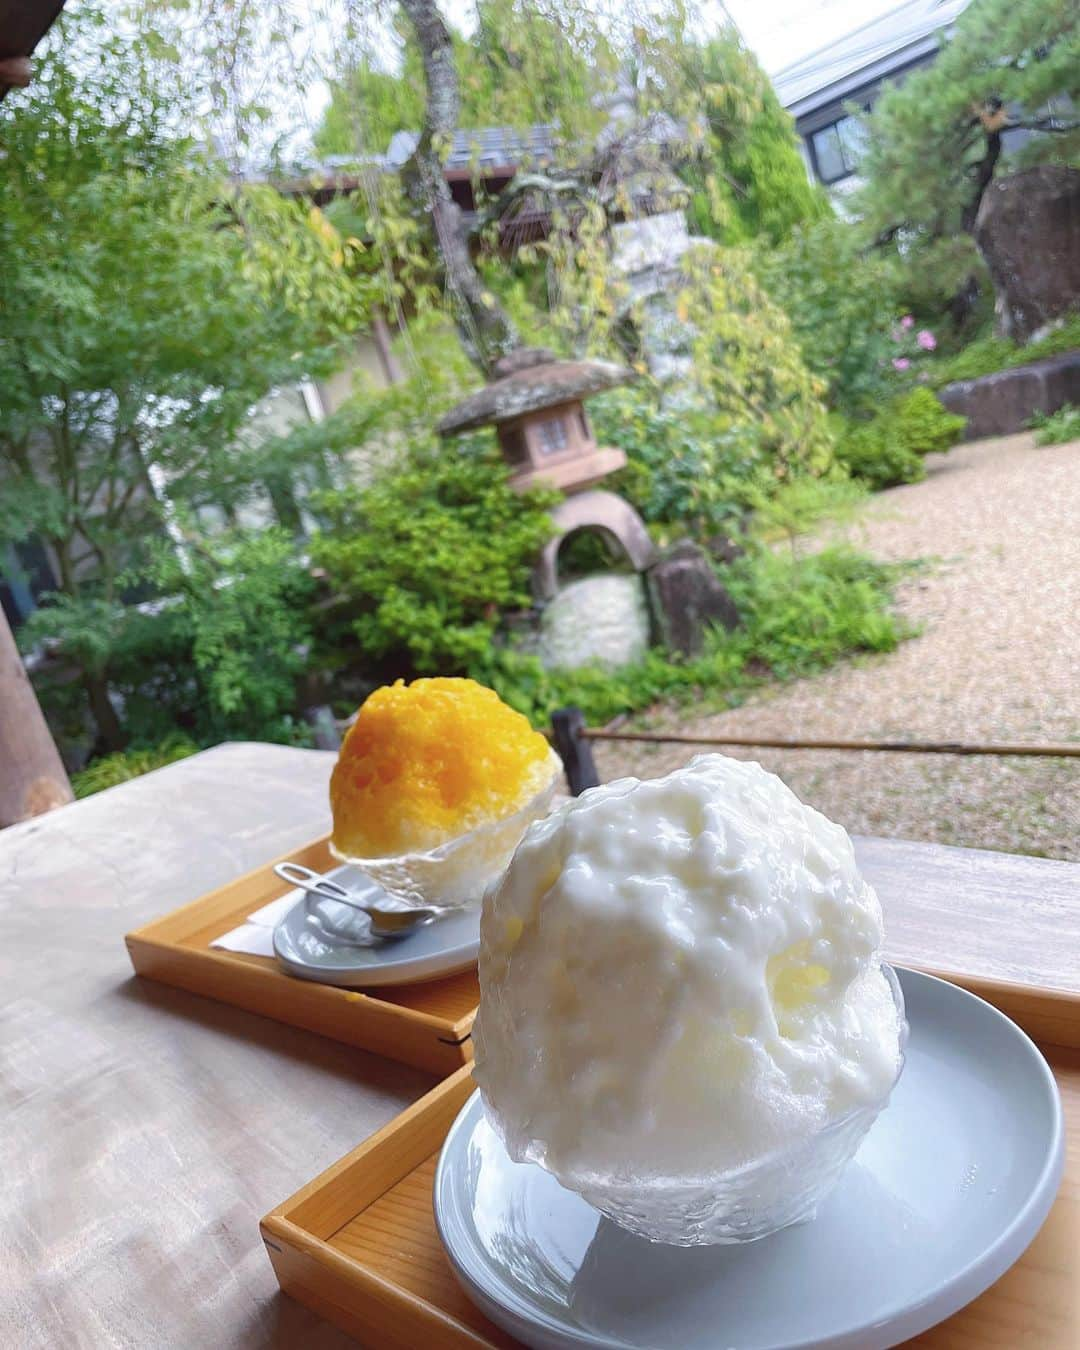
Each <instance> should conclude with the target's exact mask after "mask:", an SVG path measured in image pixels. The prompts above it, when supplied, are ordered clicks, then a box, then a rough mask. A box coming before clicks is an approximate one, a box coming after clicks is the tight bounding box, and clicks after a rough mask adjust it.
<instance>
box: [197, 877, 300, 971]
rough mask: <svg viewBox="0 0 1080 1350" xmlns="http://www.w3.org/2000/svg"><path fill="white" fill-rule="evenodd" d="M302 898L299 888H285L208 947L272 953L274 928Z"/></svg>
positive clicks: (253, 953) (252, 953)
mask: <svg viewBox="0 0 1080 1350" xmlns="http://www.w3.org/2000/svg"><path fill="white" fill-rule="evenodd" d="M303 898H304V892H303V891H301V890H294V891H287V892H286V893H285V895H282V896H279V897H278V898H277V899H276V900H271V901H270V903H269V904H268V905H263V907H262V909H257V910H255V912H254V913H253V914H249V915H248V916H247V921H246V922H245V923H242V924H241V925H240V927H239V928H233V929H232V930H231V931H230V932H228V933H222V935H221V937H218V938H214V940H213V942H211V943H210V946H211V947H220V948H221V950H222V951H226V952H243V953H244V954H245V955H247V956H271V957H272V956H273V955H274V929H275V928H276V927H277V925H278V924H279V923H280V922H281V920H282V919H283V918H284V917H285V915H286V914H288V912H289V910H290V909H292V907H293V905H295V904H296V902H297V901H298V900H302V899H303Z"/></svg>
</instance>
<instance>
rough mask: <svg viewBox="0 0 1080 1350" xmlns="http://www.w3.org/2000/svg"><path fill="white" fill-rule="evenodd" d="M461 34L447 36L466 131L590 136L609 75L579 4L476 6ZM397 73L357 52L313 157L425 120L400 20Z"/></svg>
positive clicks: (600, 40)
mask: <svg viewBox="0 0 1080 1350" xmlns="http://www.w3.org/2000/svg"><path fill="white" fill-rule="evenodd" d="M476 17H477V25H476V30H475V32H474V33H473V34H472V35H471V36H470V37H468V38H466V37H464V36H463V35H462V34H461V33H454V34H453V37H454V50H455V55H456V58H457V70H458V79H459V81H460V85H461V116H460V119H459V124H460V126H461V127H463V128H464V129H465V130H469V129H471V128H476V127H486V126H513V127H527V126H530V125H532V124H534V123H552V122H553V123H557V124H558V125H560V126H561V127H562V128H563V130H564V134H571V135H573V136H575V137H578V136H583V135H585V136H587V135H588V134H589V133H590V132H594V131H595V130H596V129H597V127H598V125H599V122H600V118H601V116H602V114H601V113H600V111H599V109H597V108H596V107H594V106H593V102H592V99H593V96H594V95H595V94H597V93H598V92H599V91H600V90H602V89H603V88H605V87H606V86H607V85H608V84H609V83H610V79H611V73H612V70H613V64H614V62H613V57H612V53H611V49H610V47H609V45H608V43H607V42H606V40H605V39H604V37H603V36H602V34H601V33H600V31H599V29H598V28H597V26H596V24H595V22H594V19H593V16H592V13H591V12H590V11H589V9H588V8H587V7H585V6H582V5H577V4H566V3H559V0H547V3H544V4H533V3H525V0H479V3H478V4H477V7H476ZM397 32H398V40H399V44H400V47H399V50H400V68H399V70H397V71H393V72H391V71H388V70H386V69H385V68H384V63H385V59H386V58H385V54H384V53H382V52H380V53H378V54H377V55H373V54H372V53H369V52H364V51H361V52H360V53H359V55H358V57H357V60H356V64H355V66H354V68H353V69H352V70H351V71H349V72H348V73H347V74H346V75H345V76H344V77H343V78H342V79H340V80H338V81H336V82H335V83H334V84H333V85H332V86H331V96H330V103H329V105H328V107H327V110H326V113H325V115H324V117H323V120H322V123H321V124H320V126H319V128H318V130H317V132H316V135H315V147H316V149H317V150H318V151H319V153H320V154H324V155H344V154H351V153H356V152H357V151H360V150H363V151H368V152H371V151H376V152H381V151H384V150H385V149H386V147H387V145H388V143H389V141H390V137H391V136H393V134H394V133H395V132H396V131H403V130H409V131H417V130H419V128H420V126H421V123H422V122H423V115H424V75H423V65H422V62H421V58H420V53H419V51H418V50H417V48H416V44H415V41H414V39H413V37H412V34H411V31H410V30H409V28H408V25H407V24H402V23H400V22H399V23H398V25H397Z"/></svg>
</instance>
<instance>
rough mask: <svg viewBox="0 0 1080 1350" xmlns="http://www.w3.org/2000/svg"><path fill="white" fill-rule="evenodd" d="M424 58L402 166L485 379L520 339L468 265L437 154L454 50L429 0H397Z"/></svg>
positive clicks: (449, 117)
mask: <svg viewBox="0 0 1080 1350" xmlns="http://www.w3.org/2000/svg"><path fill="white" fill-rule="evenodd" d="M401 7H402V9H404V11H405V13H406V14H407V15H408V17H409V22H410V23H411V24H412V27H413V31H414V32H415V34H416V41H417V45H418V46H419V48H420V52H421V54H422V56H423V60H424V77H425V80H426V84H427V102H426V108H425V113H424V125H423V128H422V130H421V132H420V140H419V142H418V143H417V146H416V150H415V151H414V152H413V156H412V158H411V159H410V160H409V162H408V164H407V165H406V167H405V175H404V176H405V182H406V186H407V188H408V190H409V194H410V196H411V197H412V198H413V200H414V201H415V202H416V203H417V204H418V205H419V206H420V207H421V208H422V209H423V210H424V211H425V212H428V213H430V215H431V219H432V222H433V224H434V227H435V238H436V240H437V242H438V247H439V254H440V256H441V258H442V265H443V273H444V277H445V281H446V286H447V289H448V290H449V292H450V294H451V296H452V298H453V300H454V304H455V308H456V310H457V323H458V329H459V331H460V333H461V340H462V343H463V344H464V346H465V350H466V352H468V354H469V357H470V359H471V360H473V361H475V362H476V364H477V365H478V366H480V368H481V369H482V370H483V371H484V373H485V374H486V375H490V374H491V370H492V367H493V366H494V364H495V362H496V361H497V360H498V359H499V357H500V356H505V355H506V353H507V352H510V351H513V349H514V348H515V347H516V346H518V344H519V338H518V335H517V333H516V332H515V330H514V326H513V324H512V323H511V322H510V319H509V318H508V316H507V314H506V313H505V311H504V310H503V308H502V306H501V305H500V304H499V303H498V301H497V300H496V299H495V297H494V296H493V295H492V294H491V292H490V291H488V290H487V288H486V287H485V286H484V283H483V282H482V281H481V280H480V277H479V275H478V274H477V271H476V268H475V267H474V266H473V261H472V257H471V255H470V253H469V241H468V235H467V233H466V230H465V222H464V219H463V217H462V214H461V208H460V207H459V206H458V204H457V203H456V202H455V201H454V199H453V197H452V196H451V195H450V187H449V184H448V183H447V181H446V177H445V175H444V173H443V160H442V156H443V155H444V154H445V153H446V152H447V151H448V150H449V148H450V146H451V145H452V143H453V139H454V132H455V131H456V130H457V123H458V113H459V111H460V107H461V97H460V92H459V89H458V77H457V69H456V67H455V65H454V46H453V43H452V41H451V39H450V33H449V30H448V29H447V27H446V24H445V23H444V22H443V18H442V15H441V14H440V13H439V8H438V6H437V5H436V4H435V3H434V0H401Z"/></svg>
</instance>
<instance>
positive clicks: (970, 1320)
mask: <svg viewBox="0 0 1080 1350" xmlns="http://www.w3.org/2000/svg"><path fill="white" fill-rule="evenodd" d="M957 983H959V981H957ZM1025 999H1026V1001H1027V1002H1028V1004H1029V1005H1030V1004H1033V1003H1037V1001H1038V991H1033V990H1031V989H1027V990H1026V991H1025ZM1066 1002H1067V1004H1068V1011H1069V1012H1070V1014H1071V1032H1072V1036H1071V1039H1072V1040H1073V1042H1074V1045H1073V1046H1072V1047H1068V1046H1060V1045H1054V1044H1045V1045H1043V1047H1042V1048H1043V1050H1044V1052H1045V1054H1046V1056H1047V1058H1048V1060H1049V1062H1050V1065H1051V1067H1052V1068H1053V1070H1054V1074H1055V1076H1056V1077H1057V1081H1058V1084H1059V1086H1060V1088H1061V1095H1062V1098H1063V1100H1064V1103H1065V1118H1066V1126H1067V1130H1068V1140H1067V1148H1066V1152H1067V1157H1066V1165H1065V1179H1064V1181H1063V1183H1062V1186H1061V1190H1060V1192H1059V1194H1058V1198H1057V1200H1056V1202H1055V1204H1054V1208H1053V1209H1052V1210H1051V1212H1050V1217H1049V1218H1048V1219H1047V1221H1046V1223H1045V1224H1044V1225H1043V1228H1042V1230H1041V1231H1040V1233H1039V1235H1038V1237H1036V1239H1035V1241H1034V1242H1033V1243H1032V1244H1031V1246H1030V1247H1029V1248H1028V1250H1027V1251H1026V1252H1025V1253H1024V1255H1023V1256H1022V1257H1021V1259H1020V1260H1019V1261H1018V1262H1017V1264H1016V1265H1015V1266H1013V1267H1012V1269H1011V1270H1009V1271H1008V1272H1007V1273H1006V1274H1005V1275H1004V1276H1003V1277H1002V1278H1001V1279H1000V1280H999V1281H998V1282H997V1283H996V1284H995V1285H993V1287H992V1288H990V1289H988V1290H987V1291H986V1293H985V1294H983V1295H981V1297H979V1298H977V1299H976V1300H975V1302H974V1303H970V1304H969V1305H968V1306H967V1307H966V1308H964V1309H962V1310H961V1311H960V1312H958V1313H956V1314H955V1315H954V1316H953V1317H950V1318H949V1319H948V1321H946V1322H943V1323H941V1324H940V1325H939V1326H937V1327H934V1328H932V1329H931V1330H930V1331H927V1332H924V1333H923V1334H922V1335H921V1336H918V1337H916V1338H915V1339H914V1340H913V1341H910V1342H908V1344H909V1345H912V1346H919V1347H922V1348H923V1350H989V1347H1000V1348H1001V1350H1019V1348H1020V1347H1030V1350H1076V1347H1077V1345H1078V1344H1080V1051H1078V1050H1077V1049H1076V1048H1075V1041H1076V1039H1077V1038H1076V1034H1075V1033H1076V1031H1077V1029H1078V1028H1080V997H1071V998H1067V999H1066V1000H1065V1002H1063V1001H1062V996H1060V995H1059V996H1057V997H1056V998H1054V999H1052V1000H1051V1004H1052V1007H1051V1009H1050V1010H1048V1012H1047V1016H1049V1017H1051V1021H1052V1023H1053V1024H1057V1023H1058V1021H1059V1019H1060V1018H1061V1017H1062V1014H1063V1012H1064V1011H1065V1003H1066ZM1030 1011H1031V1008H1030V1007H1029V1012H1030ZM1029 1020H1030V1019H1029ZM472 1090H473V1082H472V1066H471V1065H466V1066H464V1067H463V1068H461V1069H459V1070H458V1072H457V1073H455V1074H454V1075H453V1076H452V1077H450V1078H448V1079H446V1081H445V1082H443V1083H441V1084H440V1085H439V1086H438V1087H437V1088H435V1089H434V1090H433V1091H432V1092H429V1093H428V1094H427V1096H425V1097H421V1099H420V1100H419V1101H418V1102H416V1103H415V1104H414V1105H413V1106H410V1107H409V1108H408V1110H407V1111H403V1112H402V1114H401V1115H399V1116H398V1117H397V1119H396V1120H393V1121H391V1122H390V1124H389V1125H387V1126H386V1127H385V1128H384V1129H382V1130H380V1131H379V1132H378V1134H375V1135H373V1136H372V1137H371V1138H370V1139H369V1140H368V1141H367V1142H366V1143H364V1144H361V1145H360V1147H359V1148H356V1149H354V1150H353V1151H352V1152H351V1153H349V1154H347V1155H346V1156H345V1157H344V1158H342V1159H341V1161H340V1162H338V1163H336V1164H335V1165H334V1166H333V1167H331V1168H330V1169H329V1170H328V1171H326V1172H324V1173H323V1174H322V1176H320V1177H317V1178H316V1179H315V1180H314V1181H312V1182H311V1183H310V1184H309V1185H307V1186H305V1187H304V1189H303V1190H301V1191H298V1192H297V1193H296V1195H294V1196H293V1197H292V1199H290V1200H286V1201H285V1203H284V1204H283V1205H280V1206H279V1207H278V1208H277V1209H275V1210H273V1211H272V1212H271V1213H270V1214H268V1215H267V1216H266V1218H265V1219H264V1220H263V1222H262V1225H261V1229H262V1236H263V1241H264V1242H265V1244H266V1249H267V1252H268V1254H269V1256H270V1260H271V1262H272V1263H273V1267H274V1271H275V1273H276V1275H277V1278H278V1283H279V1284H280V1285H281V1288H282V1289H283V1290H284V1291H285V1293H287V1294H291V1295H292V1296H293V1298H296V1299H299V1300H300V1302H301V1303H304V1304H306V1305H307V1306H308V1307H309V1308H311V1309H312V1310H313V1311H314V1312H316V1313H318V1314H319V1315H320V1316H322V1317H325V1318H326V1319H327V1320H328V1321H330V1322H333V1323H334V1324H335V1325H336V1326H338V1327H340V1328H341V1329H342V1330H343V1331H345V1332H347V1333H348V1334H349V1335H351V1336H354V1337H355V1338H356V1340H357V1341H358V1342H359V1343H360V1345H362V1346H366V1347H369V1350H416V1347H417V1346H423V1347H425V1350H466V1347H468V1350H494V1348H495V1347H498V1350H510V1348H511V1347H518V1346H519V1342H518V1341H515V1340H513V1339H512V1338H511V1337H510V1336H508V1335H507V1334H506V1333H505V1332H503V1331H500V1330H499V1329H498V1328H497V1327H495V1326H493V1325H492V1323H491V1322H489V1321H488V1320H487V1318H485V1317H484V1316H483V1314H482V1313H480V1312H479V1311H478V1310H477V1309H476V1308H474V1306H473V1305H472V1304H471V1303H470V1302H469V1300H468V1299H467V1298H466V1297H465V1295H464V1294H463V1293H462V1292H461V1289H460V1288H459V1287H458V1284H457V1281H456V1280H455V1278H454V1275H453V1273H452V1272H451V1269H450V1264H449V1262H448V1261H447V1259H446V1256H445V1255H444V1253H443V1249H442V1246H441V1244H440V1242H439V1238H438V1235H437V1233H436V1231H435V1218H434V1214H433V1210H432V1200H431V1193H432V1184H433V1181H434V1177H435V1164H436V1161H437V1159H438V1156H439V1150H440V1148H441V1146H442V1143H443V1140H444V1138H445V1137H446V1133H447V1131H448V1129H449V1127H450V1125H451V1124H452V1122H453V1120H454V1118H455V1116H456V1115H457V1113H458V1111H459V1110H460V1109H461V1107H462V1106H463V1105H464V1103H465V1101H466V1100H467V1099H468V1097H469V1094H470V1093H471V1092H472Z"/></svg>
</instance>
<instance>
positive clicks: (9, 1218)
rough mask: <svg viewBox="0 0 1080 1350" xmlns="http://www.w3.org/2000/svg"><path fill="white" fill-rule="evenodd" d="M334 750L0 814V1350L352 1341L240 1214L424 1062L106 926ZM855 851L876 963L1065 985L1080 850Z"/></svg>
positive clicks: (171, 774) (871, 842)
mask: <svg viewBox="0 0 1080 1350" xmlns="http://www.w3.org/2000/svg"><path fill="white" fill-rule="evenodd" d="M332 762H333V756H332V755H328V754H322V753H319V752H315V751H305V750H290V749H285V748H282V747H278V746H267V745H228V746H220V747H218V748H217V749H215V750H210V751H207V752H205V753H204V754H201V755H197V756H195V757H194V758H192V759H189V760H186V761H183V762H182V763H179V764H176V765H173V766H171V767H169V768H167V769H162V770H159V771H158V772H157V773H154V774H150V775H148V776H147V777H145V778H142V779H139V780H137V781H135V782H133V783H129V784H125V785H123V786H122V787H118V788H114V789H113V790H112V791H110V792H106V793H102V794H100V795H99V796H97V797H93V798H90V799H89V800H87V801H85V802H78V803H76V804H75V805H73V806H67V807H64V808H62V809H61V810H59V811H56V812H54V813H52V814H51V815H47V816H43V817H40V818H39V819H37V820H34V821H31V822H28V823H27V824H25V825H17V826H14V827H12V828H11V829H8V830H5V831H3V832H0V938H2V941H0V1164H2V1174H0V1175H2V1180H0V1346H2V1347H4V1350H9V1348H10V1350H29V1348H33V1350H37V1347H41V1350H58V1348H59V1347H63V1350H80V1348H81V1347H95V1350H96V1347H125V1350H126V1348H127V1347H131V1350H172V1348H173V1347H175V1348H176V1350H230V1348H231V1347H244V1348H245V1350H247V1348H248V1347H254V1348H255V1350H269V1348H270V1347H296V1350H344V1347H346V1346H349V1345H351V1344H352V1342H350V1341H349V1340H348V1339H347V1338H346V1337H345V1336H343V1335H342V1334H341V1333H340V1332H338V1331H336V1330H334V1329H333V1328H331V1327H329V1326H328V1325H326V1324H325V1323H323V1322H321V1321H319V1320H318V1319H317V1318H315V1317H314V1316H313V1315H312V1314H310V1313H308V1312H307V1311H306V1310H305V1309H303V1308H301V1307H300V1306H299V1305H297V1304H294V1303H292V1302H291V1301H290V1300H288V1299H285V1298H282V1297H281V1296H280V1295H279V1294H278V1292H277V1287H276V1283H275V1280H274V1276H273V1273H272V1271H271V1269H270V1265H269V1262H268V1261H267V1259H266V1253H265V1252H264V1250H263V1246H262V1243H261V1241H260V1240H259V1232H258V1220H259V1218H260V1217H261V1216H262V1215H263V1214H265V1213H266V1212H267V1211H268V1210H270V1209H271V1208H273V1207H274V1206H275V1205H276V1204H278V1203H279V1202H280V1201H281V1200H283V1199H284V1198H285V1197H287V1196H288V1195H290V1194H292V1193H293V1192H294V1191H295V1190H297V1189H298V1188H299V1187H300V1186H301V1185H302V1184H303V1183H305V1182H306V1181H308V1180H309V1179H310V1178H312V1177H313V1176H315V1175H316V1174H317V1173H318V1172H320V1171H321V1170H322V1169H324V1168H325V1167H327V1166H329V1164H331V1163H332V1162H334V1161H335V1160H336V1159H337V1158H339V1157H341V1156H342V1154H344V1153H346V1152H347V1151H348V1150H349V1149H351V1148H353V1147H354V1146H355V1145H356V1144H357V1143H358V1142H360V1141H361V1140H362V1139H363V1138H365V1137H366V1136H367V1135H368V1134H370V1133H371V1132H372V1131H373V1130H375V1129H376V1128H378V1127H379V1126H380V1125H382V1124H384V1123H385V1122H386V1121H387V1120H389V1119H390V1118H391V1117H392V1116H393V1115H394V1114H396V1113H397V1112H398V1111H399V1110H400V1109H401V1108H402V1107H403V1106H404V1105H405V1104H406V1103H407V1102H409V1101H412V1100H413V1099H415V1098H416V1097H418V1096H419V1095H420V1094H421V1093H422V1092H423V1091H425V1090H426V1089H427V1088H429V1087H430V1086H432V1082H433V1080H432V1079H431V1078H430V1077H429V1076H427V1075H425V1074H421V1073H418V1072H416V1071H414V1070H411V1069H407V1068H404V1067H402V1066H401V1065H397V1064H393V1063H390V1062H388V1061H384V1060H379V1059H376V1058H374V1057H372V1056H369V1055H364V1054H363V1053H361V1052H360V1051H357V1050H352V1049H350V1048H348V1047H346V1046H343V1045H338V1044H336V1043H334V1042H331V1041H326V1040H322V1039H320V1038H318V1037H316V1036H313V1035H309V1034H308V1033H306V1032H302V1031H299V1030H296V1029H294V1028H291V1027H287V1026H284V1025H281V1024H279V1023H276V1022H271V1021H268V1020H266V1019H263V1018H259V1017H255V1016H253V1015H251V1014H248V1013H244V1012H241V1011H239V1010H237V1009H235V1008H230V1007H227V1006H224V1005H222V1004H217V1003H211V1002H209V1001H207V1000H205V999H200V998H198V997H195V996H194V995H190V994H186V993H183V992H182V991H179V990H173V989H169V988H166V987H164V986H156V985H153V984H150V983H148V982H144V981H139V980H137V979H135V978H134V977H133V976H132V975H131V971H130V966H129V965H128V958H127V953H126V951H125V949H124V942H123V935H124V933H125V932H127V931H128V930H129V929H131V928H134V927H136V926H138V925H140V924H143V923H146V922H147V921H148V920H150V919H152V918H154V917H156V916H158V915H160V914H163V913H165V912H167V911H168V910H170V909H173V908H175V907H176V906H178V905H180V904H182V903H184V902H185V901H187V900H191V899H194V898H195V897H197V896H199V895H201V894H203V893H204V892H206V891H208V890H210V889H212V888H214V887H216V886H220V885H221V884H223V883H224V882H226V881H228V880H229V879H230V878H232V877H234V876H236V875H237V874H239V873H241V872H243V871H245V870H247V869H249V868H251V867H254V866H257V865H258V864H259V863H260V862H261V861H263V860H265V859H268V858H270V857H272V856H274V855H276V854H278V853H281V852H282V851H283V850H285V849H287V848H289V847H290V846H292V845H298V844H301V843H303V842H305V841H306V840H308V839H311V838H313V837H314V836H315V835H316V834H318V833H319V832H320V831H321V830H324V829H325V828H326V827H327V825H328V819H327V807H326V783H327V778H328V775H329V771H330V765H331V763H332ZM0 771H2V770H0ZM858 848H859V853H860V856H861V859H862V862H863V864H864V867H865V869H866V872H867V874H868V876H869V878H870V880H871V881H872V882H873V883H874V884H875V885H876V886H877V887H878V890H879V893H880V894H881V896H882V900H883V902H884V904H885V909H886V916H887V922H888V925H889V933H890V954H891V955H892V956H893V957H894V958H895V959H897V960H904V961H908V962H911V963H912V964H918V965H923V966H928V967H931V968H934V969H939V970H967V971H971V970H978V971H979V972H980V973H985V974H986V975H987V976H989V977H990V978H994V979H1003V980H1009V981H1014V982H1021V983H1022V982H1025V981H1028V982H1030V981H1034V982H1036V983H1041V984H1044V985H1049V986H1051V987H1054V988H1058V989H1061V990H1065V991H1074V992H1080V865H1076V864H1069V863H1055V862H1048V861H1045V860H1041V859H1032V858H1019V857H1013V856H1011V855H1005V854H996V853H985V852H975V851H969V850H965V849H952V848H943V847H940V846H937V845H923V844H912V843H907V842H903V841H898V840H885V839H867V840H861V841H859V842H858Z"/></svg>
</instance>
